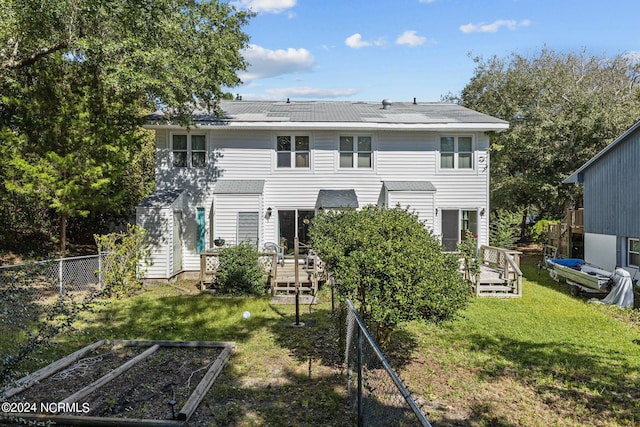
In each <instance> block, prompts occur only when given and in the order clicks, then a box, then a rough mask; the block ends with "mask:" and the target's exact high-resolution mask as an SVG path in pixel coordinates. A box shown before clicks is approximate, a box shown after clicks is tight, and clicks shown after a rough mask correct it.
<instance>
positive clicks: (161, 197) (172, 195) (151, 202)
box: [138, 188, 184, 208]
mask: <svg viewBox="0 0 640 427" xmlns="http://www.w3.org/2000/svg"><path fill="white" fill-rule="evenodd" d="M183 192H184V189H182V188H163V189H159V190H156V191H154V192H153V193H151V194H150V195H149V196H147V197H145V198H144V200H142V202H140V204H139V205H138V206H140V207H143V208H162V207H169V206H171V204H173V202H175V201H176V199H177V198H178V197H180V195H181V194H182V193H183Z"/></svg>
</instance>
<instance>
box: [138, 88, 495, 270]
mask: <svg viewBox="0 0 640 427" xmlns="http://www.w3.org/2000/svg"><path fill="white" fill-rule="evenodd" d="M220 106H221V109H222V111H224V115H223V116H222V117H214V116H210V115H206V114H195V115H194V120H195V123H196V124H195V126H193V127H192V128H190V129H186V128H184V127H181V126H178V125H175V124H171V123H165V122H163V121H162V114H161V113H159V114H156V115H153V116H151V117H150V118H149V122H148V125H147V128H149V129H153V130H155V134H156V191H155V192H154V193H153V194H152V195H151V196H149V197H148V198H146V199H145V200H144V201H143V202H142V203H141V204H140V205H139V206H138V208H137V222H138V224H139V225H141V226H143V227H144V228H146V229H147V230H148V232H149V234H150V237H151V241H152V242H153V244H152V261H153V265H152V266H151V267H150V268H149V269H148V272H147V274H146V278H147V279H158V280H166V279H169V278H172V277H175V276H176V275H178V274H180V273H186V272H195V271H198V270H199V253H200V252H202V251H203V250H205V249H207V248H210V247H213V242H214V240H215V239H217V238H221V239H224V240H225V242H226V244H235V243H237V242H240V241H251V242H254V243H255V244H256V245H257V246H258V247H259V248H262V247H263V245H264V244H265V243H266V242H274V243H276V244H280V243H283V244H284V245H285V246H287V248H289V249H291V246H292V243H293V239H294V237H296V236H297V237H298V238H299V239H300V241H302V242H304V241H306V240H307V237H306V232H307V228H308V224H309V220H310V219H311V218H312V217H313V216H314V215H315V214H316V212H317V211H318V210H320V209H340V208H361V207H363V206H365V205H370V204H373V205H379V206H386V207H393V206H396V205H398V204H399V205H400V206H402V207H409V209H411V210H414V211H415V212H416V213H417V215H418V216H419V218H420V219H421V220H422V221H424V222H425V224H426V227H428V228H430V229H432V230H433V232H434V233H435V234H436V235H438V236H439V237H440V239H441V241H442V244H443V245H444V246H445V247H446V248H447V249H449V250H455V247H456V243H457V242H458V241H459V240H460V239H461V236H463V235H464V232H465V230H467V229H469V230H471V231H472V232H473V233H475V234H477V235H478V240H479V244H487V243H488V225H489V221H488V216H489V215H488V213H489V154H488V147H489V136H488V133H490V132H500V131H503V130H505V129H507V127H508V123H507V122H504V121H502V120H498V119H496V118H494V117H490V116H487V115H485V114H481V113H478V112H475V111H472V110H469V109H467V108H464V107H461V106H458V105H453V104H443V103H416V102H415V101H414V102H413V103H411V102H408V103H391V102H388V101H386V100H385V101H383V103H365V102H289V101H288V100H287V102H254V101H222V102H221V105H220Z"/></svg>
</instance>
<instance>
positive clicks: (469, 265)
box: [458, 230, 480, 281]
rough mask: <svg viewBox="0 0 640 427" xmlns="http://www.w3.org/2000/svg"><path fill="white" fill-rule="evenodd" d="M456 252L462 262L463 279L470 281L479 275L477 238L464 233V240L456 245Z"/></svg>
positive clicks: (468, 232)
mask: <svg viewBox="0 0 640 427" xmlns="http://www.w3.org/2000/svg"><path fill="white" fill-rule="evenodd" d="M458 251H459V252H460V255H462V259H463V260H464V278H465V279H466V280H469V281H471V280H472V278H473V277H476V276H477V275H478V274H480V261H479V260H478V236H477V235H474V234H473V233H472V232H471V231H469V230H467V231H466V232H465V236H464V240H462V241H461V242H459V243H458Z"/></svg>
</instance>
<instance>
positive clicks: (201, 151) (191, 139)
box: [171, 134, 207, 168]
mask: <svg viewBox="0 0 640 427" xmlns="http://www.w3.org/2000/svg"><path fill="white" fill-rule="evenodd" d="M171 154H172V156H173V160H172V164H173V167H174V168H204V167H206V165H207V140H206V137H205V135H187V134H174V135H172V136H171Z"/></svg>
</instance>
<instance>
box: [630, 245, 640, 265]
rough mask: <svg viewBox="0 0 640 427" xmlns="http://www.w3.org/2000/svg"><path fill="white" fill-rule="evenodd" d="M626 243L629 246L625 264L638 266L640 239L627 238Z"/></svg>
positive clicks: (639, 260) (639, 263)
mask: <svg viewBox="0 0 640 427" xmlns="http://www.w3.org/2000/svg"><path fill="white" fill-rule="evenodd" d="M627 245H628V248H629V253H628V258H627V265H628V266H629V267H640V239H629V241H628V243H627Z"/></svg>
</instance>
